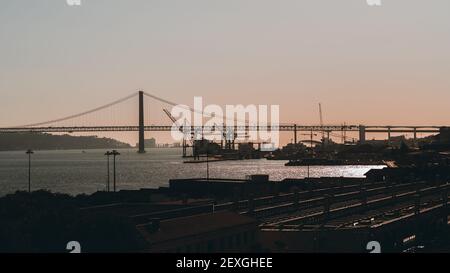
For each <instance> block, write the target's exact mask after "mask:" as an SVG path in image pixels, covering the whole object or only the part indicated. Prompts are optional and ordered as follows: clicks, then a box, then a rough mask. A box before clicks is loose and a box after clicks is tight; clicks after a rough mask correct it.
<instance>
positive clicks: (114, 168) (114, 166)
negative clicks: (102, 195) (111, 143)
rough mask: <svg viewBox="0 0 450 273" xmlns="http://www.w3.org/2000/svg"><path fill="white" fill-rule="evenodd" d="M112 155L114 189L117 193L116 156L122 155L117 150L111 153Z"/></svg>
mask: <svg viewBox="0 0 450 273" xmlns="http://www.w3.org/2000/svg"><path fill="white" fill-rule="evenodd" d="M111 154H112V155H113V172H114V176H113V183H114V184H113V188H114V192H116V156H118V155H120V153H119V152H118V151H116V150H113V151H112V152H111Z"/></svg>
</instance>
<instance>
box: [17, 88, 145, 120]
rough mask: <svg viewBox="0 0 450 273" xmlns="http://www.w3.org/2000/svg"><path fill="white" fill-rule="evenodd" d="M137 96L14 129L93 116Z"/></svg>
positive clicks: (135, 94) (134, 94) (132, 95)
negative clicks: (92, 114)
mask: <svg viewBox="0 0 450 273" xmlns="http://www.w3.org/2000/svg"><path fill="white" fill-rule="evenodd" d="M135 96H137V93H136V92H133V94H130V95H128V96H126V97H124V98H121V99H118V100H116V101H113V102H111V103H108V104H105V105H102V106H100V107H97V108H94V109H91V110H89V111H85V112H82V113H78V114H75V115H70V116H67V117H63V118H59V119H54V120H49V121H44V122H39V123H33V124H27V125H21V126H15V127H13V128H19V127H36V126H41V125H47V124H51V123H56V122H61V121H66V120H70V119H74V118H77V117H81V116H84V115H88V114H91V113H94V112H97V111H100V110H103V109H105V108H108V107H111V106H114V105H116V104H119V103H122V102H124V101H126V100H129V99H131V98H132V97H135Z"/></svg>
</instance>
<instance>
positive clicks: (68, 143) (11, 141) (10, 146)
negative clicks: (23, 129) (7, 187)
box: [0, 133, 131, 151]
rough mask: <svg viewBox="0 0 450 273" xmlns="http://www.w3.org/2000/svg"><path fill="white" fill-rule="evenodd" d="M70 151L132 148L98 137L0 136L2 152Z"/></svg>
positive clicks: (19, 134)
mask: <svg viewBox="0 0 450 273" xmlns="http://www.w3.org/2000/svg"><path fill="white" fill-rule="evenodd" d="M30 148H31V149H34V150H69V149H80V150H87V149H111V148H131V146H130V145H128V144H126V143H123V142H120V141H117V140H114V139H111V138H98V137H96V136H70V135H51V134H41V133H11V134H0V151H15V150H26V149H30Z"/></svg>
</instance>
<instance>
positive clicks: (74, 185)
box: [0, 148, 383, 196]
mask: <svg viewBox="0 0 450 273" xmlns="http://www.w3.org/2000/svg"><path fill="white" fill-rule="evenodd" d="M119 152H120V153H121V155H120V156H118V157H117V163H116V168H117V169H116V173H117V189H119V190H120V189H140V188H158V187H160V186H167V185H168V181H169V179H173V178H196V177H197V178H198V177H206V163H198V164H184V163H183V159H182V158H181V149H178V148H166V149H148V150H147V153H146V154H138V153H136V150H135V149H123V150H119ZM104 153H105V151H104V150H87V151H84V152H83V151H80V150H65V151H35V154H33V155H32V161H31V164H32V167H31V180H32V183H31V184H32V190H37V189H47V190H51V191H53V192H62V193H69V194H79V193H87V194H89V193H93V192H95V191H99V190H105V188H106V181H107V163H106V162H107V161H106V157H105V156H104ZM111 161H112V160H111ZM285 163H286V161H273V160H266V159H258V160H240V161H222V162H214V163H209V173H210V177H211V178H240V179H243V178H245V177H246V175H249V174H269V175H270V179H271V180H282V179H284V178H302V177H305V176H307V173H308V172H307V167H285V166H284V164H285ZM382 167H383V166H312V167H311V168H310V176H312V177H321V176H322V177H331V176H346V177H364V173H366V172H367V171H368V170H370V169H371V168H382ZM111 181H112V164H111ZM27 189H28V156H27V155H26V154H25V152H24V151H14V152H0V196H3V195H5V194H7V193H13V192H15V191H17V190H27Z"/></svg>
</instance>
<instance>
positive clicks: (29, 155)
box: [26, 149, 34, 192]
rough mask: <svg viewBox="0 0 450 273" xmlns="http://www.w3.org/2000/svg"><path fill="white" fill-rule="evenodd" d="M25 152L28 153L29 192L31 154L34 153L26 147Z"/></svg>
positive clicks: (29, 188) (29, 183) (29, 185)
mask: <svg viewBox="0 0 450 273" xmlns="http://www.w3.org/2000/svg"><path fill="white" fill-rule="evenodd" d="M26 154H27V155H28V192H31V155H32V154H34V152H33V151H32V150H31V149H28V150H27V151H26Z"/></svg>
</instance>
